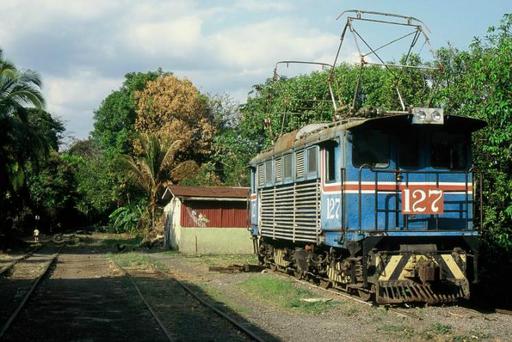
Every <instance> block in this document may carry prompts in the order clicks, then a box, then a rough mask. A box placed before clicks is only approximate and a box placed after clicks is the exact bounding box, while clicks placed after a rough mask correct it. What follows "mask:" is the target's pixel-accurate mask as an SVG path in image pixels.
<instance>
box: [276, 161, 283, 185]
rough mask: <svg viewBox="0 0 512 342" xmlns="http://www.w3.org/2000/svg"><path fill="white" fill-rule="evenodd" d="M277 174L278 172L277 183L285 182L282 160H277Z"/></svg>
mask: <svg viewBox="0 0 512 342" xmlns="http://www.w3.org/2000/svg"><path fill="white" fill-rule="evenodd" d="M275 163H276V165H275V172H276V181H277V182H280V181H282V180H283V169H282V167H281V158H279V159H276V161H275Z"/></svg>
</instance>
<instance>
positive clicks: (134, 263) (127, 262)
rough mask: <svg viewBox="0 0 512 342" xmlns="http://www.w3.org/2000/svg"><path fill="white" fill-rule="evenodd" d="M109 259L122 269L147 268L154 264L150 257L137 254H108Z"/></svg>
mask: <svg viewBox="0 0 512 342" xmlns="http://www.w3.org/2000/svg"><path fill="white" fill-rule="evenodd" d="M109 257H110V258H111V259H112V260H114V261H115V262H117V263H118V264H119V265H120V266H122V267H149V266H152V265H154V263H155V262H154V260H152V259H151V257H149V256H147V255H144V254H141V253H139V252H129V253H123V254H110V255H109Z"/></svg>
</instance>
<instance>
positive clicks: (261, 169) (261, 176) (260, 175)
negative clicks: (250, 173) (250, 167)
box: [258, 164, 265, 186]
mask: <svg viewBox="0 0 512 342" xmlns="http://www.w3.org/2000/svg"><path fill="white" fill-rule="evenodd" d="M263 184H265V169H264V166H263V164H261V165H258V186H263Z"/></svg>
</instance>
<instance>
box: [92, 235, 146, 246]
mask: <svg viewBox="0 0 512 342" xmlns="http://www.w3.org/2000/svg"><path fill="white" fill-rule="evenodd" d="M141 241H142V237H140V236H133V237H119V238H113V239H112V238H111V239H103V240H101V245H102V246H104V247H117V245H122V246H126V248H127V249H132V248H137V247H139V245H140V242H141Z"/></svg>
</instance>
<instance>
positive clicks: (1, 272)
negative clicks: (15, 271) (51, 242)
mask: <svg viewBox="0 0 512 342" xmlns="http://www.w3.org/2000/svg"><path fill="white" fill-rule="evenodd" d="M42 247H43V245H41V246H38V247H36V248H34V249H33V250H31V251H29V252H28V253H26V254H24V255H22V256H21V257H19V258H15V259H13V260H12V261H11V262H10V263H8V264H7V265H5V266H2V268H0V276H3V275H4V274H6V273H7V272H9V271H10V270H12V268H13V267H14V266H15V265H16V264H17V263H19V262H20V261H23V260H26V259H28V258H30V257H31V256H32V255H33V254H34V253H36V252H37V251H38V250H40V249H41V248H42Z"/></svg>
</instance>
